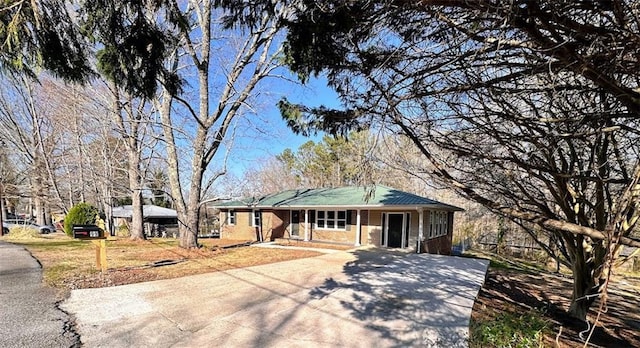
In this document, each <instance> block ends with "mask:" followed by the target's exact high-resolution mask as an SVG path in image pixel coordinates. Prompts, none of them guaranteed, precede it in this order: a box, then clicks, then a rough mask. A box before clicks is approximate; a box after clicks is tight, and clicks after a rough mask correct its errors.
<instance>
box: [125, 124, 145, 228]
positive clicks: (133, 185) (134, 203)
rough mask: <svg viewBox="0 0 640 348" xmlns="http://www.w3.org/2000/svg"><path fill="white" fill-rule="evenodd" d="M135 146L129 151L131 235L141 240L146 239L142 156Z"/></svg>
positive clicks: (132, 145)
mask: <svg viewBox="0 0 640 348" xmlns="http://www.w3.org/2000/svg"><path fill="white" fill-rule="evenodd" d="M136 136H137V134H136ZM135 145H136V143H134V144H131V145H130V147H129V148H128V149H127V151H128V153H129V188H130V189H131V226H130V228H129V233H130V236H131V239H133V240H140V239H146V237H145V235H144V221H143V220H144V219H143V215H142V214H143V213H142V188H141V176H140V154H139V153H138V151H137V149H136V146H135ZM131 147H133V148H131Z"/></svg>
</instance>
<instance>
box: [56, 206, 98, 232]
mask: <svg viewBox="0 0 640 348" xmlns="http://www.w3.org/2000/svg"><path fill="white" fill-rule="evenodd" d="M97 218H98V209H97V208H96V207H94V206H92V205H91V204H87V203H78V204H76V205H75V206H74V207H73V208H71V210H69V213H68V214H67V216H66V217H65V218H64V233H66V234H67V236H69V237H73V229H72V228H73V225H94V224H95V223H96V219H97Z"/></svg>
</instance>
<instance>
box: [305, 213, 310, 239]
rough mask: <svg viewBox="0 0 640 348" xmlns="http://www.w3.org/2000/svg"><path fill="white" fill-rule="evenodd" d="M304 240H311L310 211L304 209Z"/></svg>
mask: <svg viewBox="0 0 640 348" xmlns="http://www.w3.org/2000/svg"><path fill="white" fill-rule="evenodd" d="M304 241H305V242H308V241H309V211H308V210H307V209H305V210H304Z"/></svg>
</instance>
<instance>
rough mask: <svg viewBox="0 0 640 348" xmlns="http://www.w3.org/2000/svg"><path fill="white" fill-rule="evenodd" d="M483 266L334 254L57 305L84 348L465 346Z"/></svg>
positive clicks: (108, 291) (92, 292)
mask: <svg viewBox="0 0 640 348" xmlns="http://www.w3.org/2000/svg"><path fill="white" fill-rule="evenodd" d="M487 265H488V262H487V261H484V260H473V259H463V258H456V257H446V256H438V255H426V254H422V255H416V254H392V253H381V252H378V251H367V250H357V251H354V252H336V253H331V254H326V255H322V256H318V257H314V258H307V259H301V260H295V261H286V262H281V263H275V264H270V265H263V266H257V267H249V268H245V269H236V270H230V271H225V272H217V273H210V274H202V275H195V276H189V277H184V278H179V279H171V280H160V281H154V282H147V283H141V284H132V285H125V286H118V287H112V288H102V289H83V290H74V291H72V293H71V296H70V297H69V298H68V299H67V300H66V301H65V302H64V304H63V305H62V307H63V308H64V309H65V310H66V311H68V312H70V313H73V314H74V315H75V317H76V325H77V330H78V332H79V333H80V335H81V341H82V343H83V344H84V345H85V346H87V347H133V346H135V347H154V348H160V347H205V346H206V347H223V346H225V347H276V346H278V347H337V346H341V347H398V346H431V347H465V346H466V345H467V344H466V337H467V335H468V324H469V318H470V313H471V308H472V306H473V303H474V300H475V298H476V296H477V292H478V289H479V288H480V286H481V284H482V282H483V281H484V277H485V273H486V269H487Z"/></svg>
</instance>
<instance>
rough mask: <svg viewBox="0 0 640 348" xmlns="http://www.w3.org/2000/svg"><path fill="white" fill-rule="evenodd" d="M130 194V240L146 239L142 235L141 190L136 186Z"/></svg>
mask: <svg viewBox="0 0 640 348" xmlns="http://www.w3.org/2000/svg"><path fill="white" fill-rule="evenodd" d="M132 190H133V192H132V194H131V226H130V228H129V233H130V236H131V239H133V240H141V239H146V236H145V234H144V222H143V217H142V190H140V189H139V188H138V187H137V185H136V186H134V187H132Z"/></svg>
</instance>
